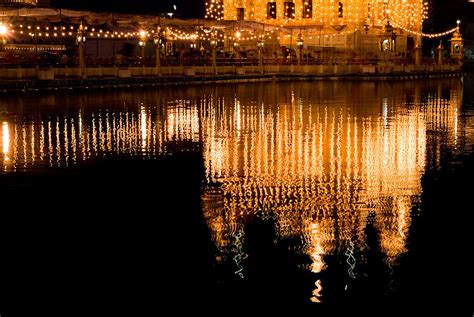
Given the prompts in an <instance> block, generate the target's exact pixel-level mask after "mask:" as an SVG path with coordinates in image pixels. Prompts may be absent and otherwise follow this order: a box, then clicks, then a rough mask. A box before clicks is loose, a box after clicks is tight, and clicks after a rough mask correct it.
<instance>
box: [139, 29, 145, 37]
mask: <svg viewBox="0 0 474 317" xmlns="http://www.w3.org/2000/svg"><path fill="white" fill-rule="evenodd" d="M145 36H146V32H145V31H143V30H141V31H140V37H142V38H143V37H145Z"/></svg>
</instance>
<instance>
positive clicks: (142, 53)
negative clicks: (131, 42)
mask: <svg viewBox="0 0 474 317" xmlns="http://www.w3.org/2000/svg"><path fill="white" fill-rule="evenodd" d="M139 35H140V40H139V41H138V46H140V60H141V64H142V65H143V66H144V65H145V46H146V32H145V31H143V30H141V31H140V33H139Z"/></svg>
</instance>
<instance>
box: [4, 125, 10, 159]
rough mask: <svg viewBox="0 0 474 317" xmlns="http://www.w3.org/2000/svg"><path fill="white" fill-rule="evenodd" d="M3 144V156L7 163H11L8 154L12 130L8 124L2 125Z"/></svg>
mask: <svg viewBox="0 0 474 317" xmlns="http://www.w3.org/2000/svg"><path fill="white" fill-rule="evenodd" d="M2 142H3V149H2V150H3V156H4V160H5V161H9V160H10V158H9V157H8V152H9V151H10V129H9V127H8V122H6V121H4V122H3V123H2Z"/></svg>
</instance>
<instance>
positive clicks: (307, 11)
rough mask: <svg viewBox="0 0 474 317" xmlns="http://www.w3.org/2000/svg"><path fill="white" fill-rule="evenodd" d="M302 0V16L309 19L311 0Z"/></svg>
mask: <svg viewBox="0 0 474 317" xmlns="http://www.w3.org/2000/svg"><path fill="white" fill-rule="evenodd" d="M302 1H303V18H304V19H311V18H312V17H313V0H302Z"/></svg>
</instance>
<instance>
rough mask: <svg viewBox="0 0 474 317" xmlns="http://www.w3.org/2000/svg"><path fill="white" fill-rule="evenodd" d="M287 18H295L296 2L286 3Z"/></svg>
mask: <svg viewBox="0 0 474 317" xmlns="http://www.w3.org/2000/svg"><path fill="white" fill-rule="evenodd" d="M284 4H285V18H287V19H294V18H295V3H294V2H285V3H284Z"/></svg>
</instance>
